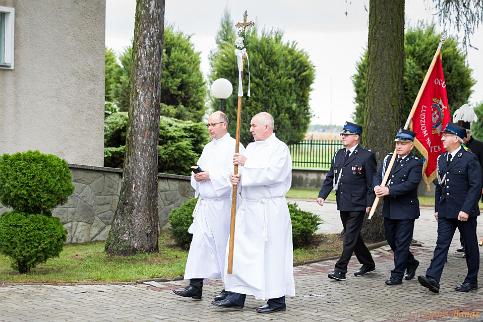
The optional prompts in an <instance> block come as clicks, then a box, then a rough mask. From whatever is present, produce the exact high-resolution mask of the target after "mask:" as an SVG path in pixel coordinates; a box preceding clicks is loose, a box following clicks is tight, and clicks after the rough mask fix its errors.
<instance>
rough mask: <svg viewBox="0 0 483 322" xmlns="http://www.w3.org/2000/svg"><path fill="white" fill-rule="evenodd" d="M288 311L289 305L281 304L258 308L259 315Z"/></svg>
mask: <svg viewBox="0 0 483 322" xmlns="http://www.w3.org/2000/svg"><path fill="white" fill-rule="evenodd" d="M286 309H287V305H285V303H284V304H280V305H269V304H268V303H267V304H265V305H262V306H260V307H257V313H273V312H278V311H285V310H286Z"/></svg>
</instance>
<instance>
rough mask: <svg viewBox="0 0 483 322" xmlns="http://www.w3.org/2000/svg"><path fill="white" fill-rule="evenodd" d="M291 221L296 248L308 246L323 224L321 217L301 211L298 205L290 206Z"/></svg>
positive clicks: (290, 204)
mask: <svg viewBox="0 0 483 322" xmlns="http://www.w3.org/2000/svg"><path fill="white" fill-rule="evenodd" d="M288 210H289V211H290V219H291V220H292V238H293V244H294V247H300V246H304V245H308V244H309V243H310V242H311V241H312V239H313V237H314V234H315V232H316V231H317V228H318V227H319V225H320V224H321V223H322V220H321V219H320V218H319V216H317V215H314V214H313V213H310V212H308V211H303V210H301V209H300V208H299V207H298V206H297V204H294V203H293V204H292V203H289V204H288Z"/></svg>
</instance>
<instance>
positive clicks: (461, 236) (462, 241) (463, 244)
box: [458, 227, 465, 251]
mask: <svg viewBox="0 0 483 322" xmlns="http://www.w3.org/2000/svg"><path fill="white" fill-rule="evenodd" d="M458 230H459V231H460V244H461V248H463V251H464V250H465V239H464V238H463V232H462V231H461V229H460V228H459V227H458Z"/></svg>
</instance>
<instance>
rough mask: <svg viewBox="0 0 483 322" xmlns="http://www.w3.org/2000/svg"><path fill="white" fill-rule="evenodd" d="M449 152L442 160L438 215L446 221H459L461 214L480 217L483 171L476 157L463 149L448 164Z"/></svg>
mask: <svg viewBox="0 0 483 322" xmlns="http://www.w3.org/2000/svg"><path fill="white" fill-rule="evenodd" d="M447 158H448V152H445V153H443V154H441V155H440V156H439V157H438V169H437V171H438V184H437V185H436V193H435V211H436V212H437V213H438V216H440V217H443V218H458V213H459V212H460V211H464V212H466V213H467V214H468V215H470V216H478V215H479V214H480V210H479V208H478V201H479V199H480V194H481V168H480V164H479V163H478V159H477V158H476V156H475V155H474V154H473V153H472V152H470V151H466V150H465V149H463V148H461V149H460V150H459V151H458V153H456V155H455V156H454V158H453V160H452V161H451V162H450V163H449V166H448V163H447Z"/></svg>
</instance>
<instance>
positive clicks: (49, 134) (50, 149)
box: [0, 0, 105, 166]
mask: <svg viewBox="0 0 483 322" xmlns="http://www.w3.org/2000/svg"><path fill="white" fill-rule="evenodd" d="M0 6H4V7H13V8H15V52H14V59H15V67H14V69H13V70H7V69H0V153H13V152H18V151H25V150H40V151H42V152H46V153H53V154H56V155H58V156H59V157H61V158H64V159H66V160H67V161H68V162H69V163H74V164H84V165H96V166H102V165H103V155H104V153H103V148H104V140H103V138H104V127H103V122H104V46H105V41H104V33H105V0H89V1H81V0H42V1H39V0H0Z"/></svg>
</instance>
